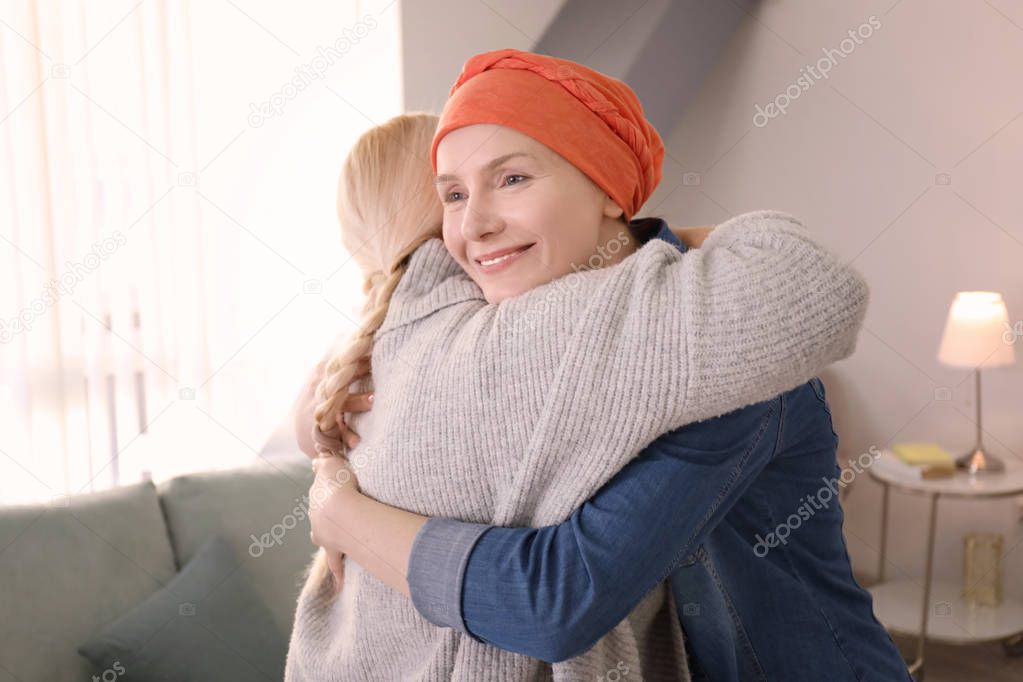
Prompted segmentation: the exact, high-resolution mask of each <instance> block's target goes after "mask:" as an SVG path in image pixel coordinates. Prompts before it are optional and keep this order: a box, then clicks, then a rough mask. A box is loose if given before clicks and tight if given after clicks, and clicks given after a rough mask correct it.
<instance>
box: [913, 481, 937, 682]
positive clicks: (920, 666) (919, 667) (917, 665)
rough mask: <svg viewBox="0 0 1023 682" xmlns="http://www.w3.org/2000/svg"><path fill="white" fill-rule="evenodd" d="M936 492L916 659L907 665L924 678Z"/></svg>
mask: <svg viewBox="0 0 1023 682" xmlns="http://www.w3.org/2000/svg"><path fill="white" fill-rule="evenodd" d="M939 496H940V495H939V494H938V493H934V494H933V495H931V513H930V515H929V517H928V521H927V566H926V568H925V569H924V600H923V607H922V608H921V610H920V638H919V639H918V640H917V643H916V660H915V661H913V664H912V665H910V666H909V672H910V673H912V674H915V675H916V676H917V678H916V679H917V680H918V682H923V679H924V645H925V644H927V617H928V616H929V615H930V611H931V583H932V582H933V578H934V531H935V528H936V526H937V520H938V497H939Z"/></svg>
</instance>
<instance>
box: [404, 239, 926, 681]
mask: <svg viewBox="0 0 1023 682" xmlns="http://www.w3.org/2000/svg"><path fill="white" fill-rule="evenodd" d="M637 223H640V224H637ZM637 223H634V228H635V230H636V231H637V232H638V233H639V234H640V238H641V239H642V231H643V230H646V231H647V233H648V236H649V237H653V238H658V239H664V240H666V241H668V242H670V243H672V244H674V245H676V246H677V247H678V248H680V249H682V250H685V247H684V245H683V244H682V243H681V242H680V241H679V240H678V239H677V237H675V235H674V233H672V232H671V230H670V229H669V228H668V226H667V224H666V223H664V221H661V220H652V219H648V220H647V221H645V222H643V221H637ZM837 445H838V437H837V436H836V435H835V432H834V430H833V428H832V422H831V413H830V410H829V409H828V405H827V400H826V396H825V393H824V385H823V383H822V382H821V381H820V379H818V378H814V379H811V380H810V381H809V382H807V383H806V384H803V385H802V386H799V387H797V388H795V389H793V390H791V391H788V392H786V393H783V394H782V395H780V396H778V397H776V398H774V399H772V400H768V401H765V402H762V403H757V404H755V405H750V406H748V407H744V408H742V409H739V410H735V411H733V412H730V413H728V414H725V415H722V416H719V417H715V418H713V419H708V420H706V421H703V422H699V423H696V424H690V425H688V426H685V427H682V428H680V429H677V430H675V431H671V432H669V433H665V434H663V435H662V436H661V437H660V438H658V439H657V440H656V441H654V442H653V443H651V444H650V445H649V446H648V447H647V448H646V449H645V450H644V451H643V452H641V453H640V455H639V456H637V457H636V458H635V459H633V460H632V461H631V462H630V463H629V464H627V465H626V466H625V467H624V468H623V469H622V470H621V471H620V472H619V473H618V474H617V475H616V476H615V477H614V478H613V479H612V480H610V481H609V482H608V483H607V484H605V485H604V487H603V488H601V489H600V490H599V491H598V492H597V493H596V494H595V495H594V496H593V497H592V498H590V500H588V501H587V502H585V503H584V504H583V505H582V506H581V507H579V508H578V509H576V510H575V512H573V514H572V516H571V517H570V518H569V519H567V520H566V521H564V522H562V523H561V524H558V525H553V526H545V527H543V528H503V527H495V526H488V525H485V524H476V523H467V522H462V521H458V520H455V519H447V518H431V519H429V520H428V521H427V522H426V523H425V524H424V525H423V526H422V528H421V529H420V531H419V532H418V534H417V535H416V538H415V541H414V543H413V546H412V552H411V555H410V557H409V565H408V581H409V588H410V591H411V596H412V601H413V603H414V604H415V606H416V608H417V609H418V610H419V611H420V613H421V614H422V615H423V616H424V617H425V618H426V619H428V620H429V621H430V622H432V623H434V624H436V625H440V626H444V627H450V628H454V629H456V630H458V631H460V632H463V633H466V634H467V635H468V636H470V637H473V638H474V639H476V640H478V641H482V642H486V643H488V644H492V645H494V646H497V647H500V648H502V649H507V650H510V651H515V652H518V653H522V654H525V655H528V656H532V657H534V658H539V659H542V660H545V661H551V662H556V661H561V660H565V659H567V658H571V657H573V656H578V655H579V654H581V653H583V652H585V651H586V650H588V649H589V648H590V647H591V646H593V644H594V643H595V642H596V641H597V640H598V639H599V638H600V637H602V636H603V635H605V634H607V632H609V631H610V630H611V629H612V628H613V627H614V626H615V625H617V624H618V623H619V622H620V621H621V620H622V619H623V618H624V617H625V616H626V615H627V614H628V613H629V612H630V611H632V609H633V608H634V607H635V606H636V605H637V604H638V603H639V602H640V600H641V599H642V598H643V597H644V596H645V595H646V594H647V593H648V592H649V591H650V590H651V589H652V588H653V587H654V586H655V585H656V584H657V583H659V582H661V581H662V580H665V579H668V580H669V582H670V586H671V591H672V594H673V595H674V598H675V603H676V605H677V608H678V615H679V619H680V621H681V624H682V628H683V630H684V631H685V635H686V647H687V651H688V654H689V657H690V669H691V670H692V673H693V678H694V680H713V681H714V682H721V681H730V680H736V681H741V682H747V681H749V680H772V681H775V680H777V681H779V682H800V681H803V680H806V681H807V682H820V681H821V680H828V681H829V682H846V681H850V682H851V681H853V680H884V681H886V682H887V681H891V680H900V681H911V679H912V678H911V677H910V676H909V673H908V671H907V669H906V665H905V663H904V662H903V660H902V658H901V656H900V655H899V652H898V650H897V649H896V648H895V645H894V643H893V642H892V639H891V637H890V636H889V635H888V633H887V632H886V631H885V629H884V627H883V626H882V625H881V624H880V623H879V622H878V621H877V619H876V618H875V617H874V614H873V608H872V600H871V597H870V594H869V593H868V592H867V591H866V590H864V589H863V588H862V587H861V586H860V585H859V584H858V583H857V582H856V580H855V578H854V577H853V574H852V566H851V563H850V561H849V555H848V552H847V550H846V545H845V538H844V536H843V534H842V519H843V514H842V507H841V505H840V503H839V499H838V493H839V489H840V488H841V487H842V486H844V484H845V483H844V482H843V480H842V479H841V478H840V475H841V469H840V468H839V466H838V463H837V461H836V448H837Z"/></svg>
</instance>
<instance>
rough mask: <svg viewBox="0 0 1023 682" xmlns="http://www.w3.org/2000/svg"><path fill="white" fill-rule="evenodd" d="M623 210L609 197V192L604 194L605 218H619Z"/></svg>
mask: <svg viewBox="0 0 1023 682" xmlns="http://www.w3.org/2000/svg"><path fill="white" fill-rule="evenodd" d="M624 213H625V211H624V210H623V209H622V207H621V206H619V205H618V204H616V203H615V200H614V199H612V198H611V195H610V194H605V195H604V217H606V218H621V217H622V215H624Z"/></svg>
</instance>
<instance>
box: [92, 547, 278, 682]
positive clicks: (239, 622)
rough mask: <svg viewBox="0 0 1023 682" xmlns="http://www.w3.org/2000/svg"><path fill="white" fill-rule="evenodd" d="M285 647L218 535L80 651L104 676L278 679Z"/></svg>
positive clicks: (167, 680) (194, 681)
mask: <svg viewBox="0 0 1023 682" xmlns="http://www.w3.org/2000/svg"><path fill="white" fill-rule="evenodd" d="M287 646H288V643H287V639H286V638H285V637H284V636H283V635H282V633H281V632H280V631H279V629H278V628H277V626H276V625H275V624H274V621H273V616H272V615H271V614H270V611H269V609H268V608H267V606H266V604H265V603H264V602H263V600H262V599H261V598H260V596H259V595H258V594H257V593H256V590H255V589H254V588H253V587H252V584H251V583H250V582H249V580H248V578H247V577H246V576H245V574H244V573H243V571H242V570H241V569H240V566H239V564H238V560H237V559H236V558H235V555H234V553H233V551H232V550H231V548H230V546H229V545H228V544H227V543H226V542H224V541H223V540H222V539H221V538H219V537H214V538H212V539H211V540H209V541H207V542H206V543H205V545H204V546H203V547H202V549H200V550H199V551H198V552H197V553H196V555H195V557H194V558H193V559H192V560H191V561H190V562H188V564H187V565H186V566H185V567H184V568H183V569H182V570H181V572H180V573H178V574H177V575H176V576H175V577H174V578H172V579H171V581H170V582H168V583H167V585H165V586H164V587H163V588H161V589H160V590H159V591H157V592H156V593H155V594H153V595H152V596H150V597H149V598H148V599H146V600H145V601H144V602H142V604H140V605H139V606H138V607H136V608H135V609H134V610H132V611H130V612H129V613H127V614H125V615H123V616H121V617H120V618H118V619H117V620H115V621H113V622H112V623H111V624H109V625H108V626H106V627H105V628H104V629H103V630H102V631H101V632H100V633H99V634H98V635H96V636H95V637H93V638H92V639H91V640H90V641H88V642H86V643H85V644H83V645H82V646H80V647H79V648H78V653H80V654H81V655H82V656H85V657H86V658H87V659H89V661H90V662H91V663H92V665H93V666H94V668H95V672H96V673H97V675H98V676H99V679H101V680H117V679H120V678H121V677H122V676H124V678H125V682H127V680H138V681H139V682H155V681H156V680H160V681H162V682H179V681H180V682H206V681H207V680H209V681H210V682H214V681H217V682H219V681H230V680H263V679H266V680H274V681H275V682H278V681H279V680H281V679H283V677H284V661H285V657H286V655H287ZM94 679H95V678H94Z"/></svg>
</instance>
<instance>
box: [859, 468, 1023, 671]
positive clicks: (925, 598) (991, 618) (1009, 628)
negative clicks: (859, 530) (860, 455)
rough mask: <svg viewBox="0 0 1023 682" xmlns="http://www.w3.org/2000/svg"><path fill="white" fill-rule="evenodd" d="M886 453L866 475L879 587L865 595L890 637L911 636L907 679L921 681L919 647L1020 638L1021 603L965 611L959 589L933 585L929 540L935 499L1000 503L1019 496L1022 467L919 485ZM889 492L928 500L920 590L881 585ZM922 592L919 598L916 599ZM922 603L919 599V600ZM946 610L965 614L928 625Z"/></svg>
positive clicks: (903, 584)
mask: <svg viewBox="0 0 1023 682" xmlns="http://www.w3.org/2000/svg"><path fill="white" fill-rule="evenodd" d="M899 464H900V463H898V462H896V461H895V455H894V454H892V453H891V452H890V451H888V450H884V451H882V452H881V455H880V456H879V457H878V458H877V460H876V461H875V462H874V464H873V465H872V466H871V467H870V469H869V470H868V471H869V473H870V476H871V478H873V479H874V480H876V481H877V482H879V483H880V484H881V485H882V487H883V496H884V497H883V502H882V509H881V556H880V561H879V566H878V572H877V573H878V583H877V584H876V585H874V586H873V587H872V588H871V589H870V593H871V594H872V595H873V597H874V612H875V614H876V615H877V618H878V620H880V621H881V623H882V624H883V625H884V626H885V627H887V628H888V629H889V630H890V631H892V632H897V633H899V634H904V635H916V636H917V637H918V639H917V646H916V660H914V661H913V662H912V663H911V664H910V665H909V671H910V673H912V674H914V675H917V679H919V680H922V679H923V673H924V645H925V644H926V643H927V640H928V639H931V640H935V641H941V642H946V643H950V644H973V643H979V642H988V641H993V640H1008V639H1009V638H1012V637H1015V636H1017V635H1019V634H1020V633H1023V603H1020V602H1018V601H1015V600H1012V599H1008V598H1006V599H1004V600H1003V602H1002V604H1001V605H1000V606H997V607H985V606H970V605H968V604H967V603H966V602H965V601H964V600H963V599H962V597H961V596H960V592H961V591H960V588H959V586H957V585H953V584H950V583H937V584H935V583H934V535H935V528H936V525H937V519H938V499H939V498H942V497H959V498H967V497H968V498H987V499H990V498H999V497H1012V496H1015V495H1021V494H1023V465H1021V464H1019V463H1018V462H1017V461H1016V460H1008V461H1006V470H1005V471H1004V472H1003V473H999V474H983V475H977V476H971V475H970V474H968V473H967V472H965V471H956V473H955V474H954V475H953V476H951V477H948V478H934V479H922V478H919V477H917V476H914V474H913V472H911V471H906V469H905V468H904V467H902V466H899ZM892 488H897V489H899V490H902V491H905V492H908V493H911V494H916V495H925V496H926V497H928V498H929V500H930V514H929V515H928V519H927V563H926V568H925V570H924V584H923V589H922V590H921V587H920V584H919V583H918V582H917V581H915V580H891V581H886V580H885V559H886V553H887V545H888V499H889V495H890V492H891V489H892ZM921 592H922V595H921ZM921 597H922V598H921ZM937 607H942V608H943V609H947V610H948V613H947V614H941V615H952V614H953V613H955V614H966V616H965V617H963V618H958V617H957V618H956V619H955V620H953V619H951V618H949V619H942V620H940V621H937V622H933V623H932V622H930V621H929V618H928V616H929V615H930V612H931V609H932V608H934V609H935V610H936V611H937V610H938V609H937Z"/></svg>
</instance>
